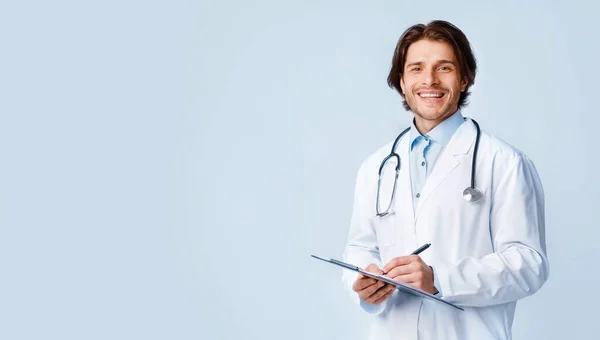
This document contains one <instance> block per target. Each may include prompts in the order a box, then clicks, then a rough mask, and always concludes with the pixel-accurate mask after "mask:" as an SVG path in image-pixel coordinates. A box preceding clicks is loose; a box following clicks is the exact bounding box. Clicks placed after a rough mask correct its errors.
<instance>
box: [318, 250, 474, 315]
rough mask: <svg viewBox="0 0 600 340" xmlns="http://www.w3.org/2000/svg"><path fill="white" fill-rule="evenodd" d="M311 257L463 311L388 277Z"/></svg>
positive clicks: (338, 262)
mask: <svg viewBox="0 0 600 340" xmlns="http://www.w3.org/2000/svg"><path fill="white" fill-rule="evenodd" d="M311 256H312V257H314V258H315V259H317V260H321V261H325V262H328V263H332V264H335V265H337V266H340V267H342V268H345V269H348V270H352V271H355V272H358V273H361V274H363V275H365V276H368V277H371V278H374V279H377V280H380V281H383V282H385V283H389V284H391V285H393V286H395V287H396V289H398V290H400V291H403V292H406V293H409V294H411V295H414V296H417V297H420V298H424V299H428V300H432V301H435V302H439V303H442V304H445V305H448V306H451V307H454V308H456V309H459V310H461V311H464V309H463V308H461V307H459V306H457V305H455V304H453V303H450V302H448V301H445V300H443V299H441V298H439V297H437V296H435V295H433V294H429V293H427V292H425V291H422V290H421V289H418V288H416V287H413V286H411V285H409V284H407V283H404V282H400V281H396V280H392V279H390V278H389V277H385V276H381V275H377V274H373V273H370V272H367V271H365V270H363V269H361V268H359V267H357V266H353V265H351V264H348V263H346V262H342V261H338V260H335V259H326V258H323V257H320V256H317V255H311Z"/></svg>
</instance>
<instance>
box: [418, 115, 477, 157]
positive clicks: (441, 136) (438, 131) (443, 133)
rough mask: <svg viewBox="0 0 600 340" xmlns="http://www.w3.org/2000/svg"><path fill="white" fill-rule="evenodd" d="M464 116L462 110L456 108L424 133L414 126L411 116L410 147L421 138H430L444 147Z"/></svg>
mask: <svg viewBox="0 0 600 340" xmlns="http://www.w3.org/2000/svg"><path fill="white" fill-rule="evenodd" d="M464 121H465V120H464V118H463V116H462V112H461V111H460V110H457V111H456V112H455V113H454V114H452V116H450V117H448V118H446V119H445V120H444V121H443V122H441V123H440V124H438V125H437V126H436V127H435V128H433V129H432V130H431V131H429V133H427V134H426V135H422V134H421V133H420V132H419V130H417V127H416V126H415V120H414V118H413V122H412V126H411V129H410V149H411V150H412V149H413V147H414V145H415V141H416V140H418V139H420V138H419V137H422V138H429V139H432V140H434V141H436V142H438V143H440V144H441V145H442V147H444V148H445V147H446V146H447V145H448V143H449V142H450V139H451V138H452V136H453V135H454V133H455V132H456V130H458V127H459V126H460V125H461V124H462V123H463V122H464Z"/></svg>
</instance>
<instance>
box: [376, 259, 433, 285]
mask: <svg viewBox="0 0 600 340" xmlns="http://www.w3.org/2000/svg"><path fill="white" fill-rule="evenodd" d="M383 272H384V273H387V274H386V275H385V276H387V277H389V278H391V279H394V280H396V281H401V282H404V283H408V284H410V285H412V286H415V287H417V288H419V289H421V290H423V291H426V292H427V293H430V294H437V293H438V290H437V289H436V288H435V286H434V284H433V270H432V269H431V267H429V266H428V265H427V264H426V263H425V262H423V260H422V259H421V257H419V255H409V256H400V257H396V258H394V259H392V260H391V261H390V262H388V263H387V264H386V265H385V267H383Z"/></svg>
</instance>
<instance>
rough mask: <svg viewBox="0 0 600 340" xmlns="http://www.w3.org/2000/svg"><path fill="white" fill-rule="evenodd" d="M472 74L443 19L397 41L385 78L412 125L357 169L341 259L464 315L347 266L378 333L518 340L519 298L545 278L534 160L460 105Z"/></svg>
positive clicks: (459, 38) (456, 33) (462, 43)
mask: <svg viewBox="0 0 600 340" xmlns="http://www.w3.org/2000/svg"><path fill="white" fill-rule="evenodd" d="M476 70H477V65H476V61H475V57H474V56H473V52H472V50H471V47H470V44H469V41H468V40H467V38H466V36H465V35H464V34H463V32H462V31H461V30H460V29H458V28H457V27H455V26H454V25H452V24H451V23H448V22H446V21H432V22H430V23H429V24H427V25H423V24H418V25H414V26H412V27H410V28H408V29H407V30H406V31H405V32H404V33H403V34H402V36H401V37H400V40H399V42H398V44H397V46H396V49H395V52H394V56H393V60H392V67H391V70H390V74H389V76H388V84H389V85H390V86H391V87H392V88H394V89H395V90H397V91H398V92H399V94H400V95H401V96H402V98H403V99H404V100H403V105H404V108H405V109H406V110H408V111H410V112H411V113H412V114H413V115H414V119H413V124H412V126H410V127H409V128H408V129H407V130H404V131H403V132H405V134H404V133H401V134H400V135H399V136H398V138H396V139H395V140H394V141H390V142H389V143H387V144H386V145H385V146H383V147H382V148H380V149H379V150H376V151H375V152H374V153H373V154H372V155H370V156H369V157H368V158H367V159H366V160H365V161H364V162H363V164H362V165H361V167H360V169H359V171H358V175H357V180H356V187H355V195H354V207H353V214H352V220H351V225H350V230H349V235H348V241H347V244H346V247H345V251H344V261H345V262H349V263H352V264H354V265H356V266H360V267H362V268H366V270H367V271H370V272H373V273H377V274H382V275H386V276H387V277H390V278H392V279H394V280H397V281H401V282H405V283H408V284H410V285H413V286H415V287H417V288H419V289H421V290H423V291H425V292H428V293H430V294H434V295H437V296H439V297H441V298H442V299H445V300H447V301H449V302H452V303H454V304H455V305H458V306H461V307H462V308H463V309H464V311H461V310H458V309H455V308H452V307H449V306H446V305H444V304H438V303H435V302H433V301H430V300H423V299H421V298H419V297H415V296H413V295H408V294H406V293H403V292H401V291H398V290H395V289H394V287H393V286H390V285H388V284H385V283H384V282H381V281H376V280H374V279H371V278H368V277H365V276H363V275H358V274H356V273H355V272H352V271H344V273H343V281H344V283H345V286H346V287H347V289H348V290H349V291H350V294H351V296H352V297H353V298H354V299H355V301H356V303H357V304H358V305H359V306H360V307H361V308H362V310H364V311H365V312H367V313H369V314H370V315H371V316H372V318H371V320H372V328H371V339H419V340H428V339H447V340H451V339H457V340H458V339H460V340H471V339H473V340H475V339H476V340H486V339H490V340H491V339H511V338H512V335H511V327H512V322H513V318H514V313H515V308H516V303H517V301H518V300H519V299H522V298H525V297H527V296H530V295H532V294H534V293H535V292H537V291H538V290H539V289H540V288H541V287H542V285H543V284H544V283H545V282H546V280H547V278H548V275H549V264H548V260H547V256H546V245H545V231H544V229H545V212H544V192H543V188H542V184H541V181H540V178H539V176H538V174H537V171H536V168H535V166H534V164H533V162H532V161H531V160H530V159H529V157H527V156H526V155H525V154H524V153H523V152H521V151H520V150H518V149H517V148H515V147H513V146H511V145H509V144H508V143H506V142H504V141H502V140H501V139H499V138H497V137H494V136H492V135H490V134H488V133H486V132H484V131H483V130H481V129H480V128H479V125H478V124H477V122H475V121H474V120H472V119H468V118H466V117H464V116H463V114H462V112H461V108H463V107H465V106H466V101H467V98H468V97H469V95H470V93H469V88H470V87H471V86H472V85H473V83H474V81H475V74H476ZM396 154H397V156H398V157H396V156H395V155H396ZM390 155H393V156H390ZM386 159H387V162H384V160H386ZM398 160H400V163H399V164H398ZM398 165H399V170H398V169H397V166H398ZM396 171H398V172H396ZM380 173H381V176H380V175H379V174H380ZM380 207H383V208H386V210H383V211H382V210H380ZM426 243H431V246H430V247H429V248H428V249H427V250H425V251H424V252H422V253H420V254H418V255H411V253H412V252H413V251H414V250H415V249H417V248H419V246H421V245H423V244H426Z"/></svg>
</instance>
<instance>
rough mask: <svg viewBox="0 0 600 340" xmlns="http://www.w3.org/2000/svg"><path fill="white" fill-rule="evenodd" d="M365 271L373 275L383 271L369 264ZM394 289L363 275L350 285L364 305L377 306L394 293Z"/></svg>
mask: <svg viewBox="0 0 600 340" xmlns="http://www.w3.org/2000/svg"><path fill="white" fill-rule="evenodd" d="M365 271H367V272H369V273H373V274H381V273H383V271H382V270H381V269H379V267H377V266H376V265H374V264H370V265H369V266H368V267H367V268H366V269H365ZM394 289H395V287H394V286H392V285H390V284H387V283H385V282H383V281H379V280H376V279H373V278H370V277H368V276H365V275H363V274H359V276H358V278H357V279H356V281H354V284H353V285H352V290H354V291H355V292H356V293H358V296H359V297H360V298H361V299H362V300H363V301H364V302H366V303H368V304H372V305H378V304H380V303H382V302H383V301H385V300H386V299H387V298H389V297H390V296H391V295H392V293H394Z"/></svg>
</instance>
